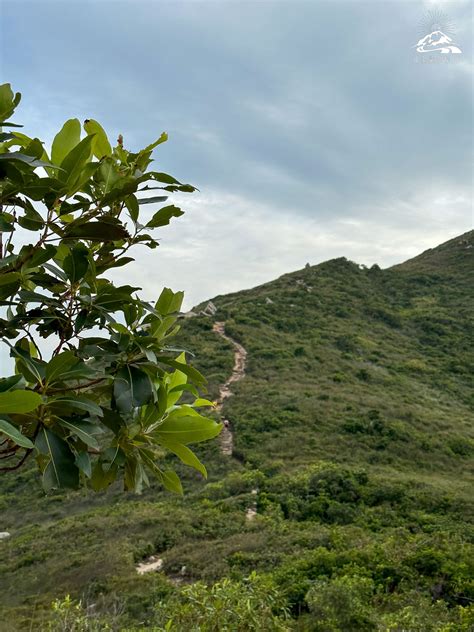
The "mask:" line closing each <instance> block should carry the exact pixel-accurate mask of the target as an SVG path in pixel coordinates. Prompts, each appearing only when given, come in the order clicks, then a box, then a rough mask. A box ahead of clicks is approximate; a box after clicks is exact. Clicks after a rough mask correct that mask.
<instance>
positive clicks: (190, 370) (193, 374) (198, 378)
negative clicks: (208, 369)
mask: <svg viewBox="0 0 474 632" xmlns="http://www.w3.org/2000/svg"><path fill="white" fill-rule="evenodd" d="M158 360H159V361H160V362H163V363H164V364H168V365H169V366H172V367H173V368H174V369H178V370H179V371H182V372H183V373H185V374H186V375H187V376H188V377H189V378H191V380H192V381H193V382H194V383H195V384H197V385H198V386H201V385H204V384H205V383H206V378H205V377H204V376H203V375H201V373H199V371H198V370H197V369H195V368H194V367H192V366H189V365H187V364H183V363H182V362H177V361H176V360H175V359H174V358H168V357H166V356H159V358H158Z"/></svg>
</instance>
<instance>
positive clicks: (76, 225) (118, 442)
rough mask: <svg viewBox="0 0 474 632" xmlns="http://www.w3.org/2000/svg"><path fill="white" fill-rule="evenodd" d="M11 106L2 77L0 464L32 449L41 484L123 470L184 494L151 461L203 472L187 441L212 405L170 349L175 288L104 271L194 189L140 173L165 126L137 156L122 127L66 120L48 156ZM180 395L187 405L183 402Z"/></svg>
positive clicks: (201, 430) (174, 212)
mask: <svg viewBox="0 0 474 632" xmlns="http://www.w3.org/2000/svg"><path fill="white" fill-rule="evenodd" d="M19 102H20V94H18V93H17V94H14V93H13V92H12V90H11V87H10V85H9V84H4V85H2V86H0V125H1V128H3V129H4V130H7V131H2V132H1V133H0V335H1V338H2V342H3V343H4V344H5V345H7V346H8V348H9V352H10V356H11V357H12V358H13V360H14V363H15V373H14V374H13V375H10V376H6V377H3V378H2V379H1V380H0V451H1V458H2V468H1V469H3V470H12V469H17V468H18V467H20V466H21V465H22V464H23V463H24V462H25V461H26V459H27V457H28V456H29V455H34V457H35V458H36V461H37V463H38V466H39V468H40V469H41V472H42V475H43V483H44V487H45V489H46V490H51V489H54V488H63V487H66V488H75V487H77V486H78V485H80V484H81V483H86V484H87V485H89V486H90V487H92V488H93V489H94V490H101V489H103V488H105V487H107V486H108V485H109V484H110V483H112V482H113V481H114V480H116V479H117V477H119V476H122V477H123V481H124V486H125V489H127V490H134V491H135V492H139V491H140V490H141V489H142V487H143V485H146V484H148V482H149V478H148V475H149V473H151V474H153V475H155V476H156V477H158V479H159V480H160V481H161V483H162V484H163V485H164V486H165V487H166V488H167V489H169V490H172V491H174V492H178V493H181V492H182V487H181V483H180V480H179V478H178V476H177V475H176V473H175V472H173V471H165V470H163V469H162V467H160V465H159V460H160V457H162V456H163V455H164V454H165V452H166V451H170V452H172V453H173V454H175V455H176V456H177V457H178V458H179V459H180V460H181V461H183V462H184V463H185V464H187V465H189V466H191V467H194V468H195V469H197V470H198V471H199V472H201V473H202V474H203V475H204V476H205V475H206V470H205V467H204V465H203V464H202V463H201V462H200V461H199V459H198V458H197V456H196V455H195V454H194V453H193V452H192V451H191V450H190V448H189V447H188V445H189V444H191V443H195V442H199V441H206V440H208V439H211V438H213V437H215V436H216V435H217V434H218V433H219V431H220V424H218V423H216V422H215V421H213V420H211V419H210V418H208V417H205V416H203V415H201V414H200V413H199V412H198V410H199V409H200V408H201V407H204V406H210V405H212V404H211V402H209V401H208V400H206V399H202V398H201V397H200V396H199V392H198V390H197V389H198V388H201V387H204V384H205V380H204V378H203V377H202V375H201V374H200V373H199V372H198V371H196V370H195V369H193V368H192V367H191V366H189V365H188V364H187V363H186V357H185V353H184V352H183V353H180V354H179V355H178V356H177V355H176V353H177V352H176V350H174V349H173V348H171V347H169V340H170V338H171V337H172V336H173V335H174V334H175V333H176V332H177V330H178V328H179V327H178V326H177V324H176V321H177V315H178V312H179V310H180V307H181V303H182V299H183V294H182V292H177V293H174V292H172V291H171V290H170V289H168V288H165V289H164V290H163V291H162V293H161V295H160V297H159V299H158V300H157V302H156V303H155V304H150V303H148V302H146V301H144V300H142V299H140V298H139V296H138V295H137V291H138V290H139V289H140V288H137V287H132V286H130V285H121V286H117V285H114V283H113V282H112V281H111V280H110V278H108V277H107V273H109V272H110V271H111V270H115V269H116V268H119V267H122V266H126V265H127V264H129V263H131V262H132V261H133V258H132V257H130V256H129V254H130V253H129V251H130V250H131V249H132V248H133V247H134V246H138V245H143V246H146V247H148V248H152V249H154V248H156V247H157V246H158V245H159V244H158V241H157V240H156V239H155V238H154V237H153V236H152V235H151V231H152V230H153V229H155V228H161V227H163V226H166V225H167V224H169V222H170V220H171V218H173V217H179V216H180V215H182V214H183V211H182V210H181V209H180V208H178V207H177V206H174V205H173V204H166V205H165V206H162V207H161V208H160V209H159V210H157V211H156V212H154V213H152V214H151V218H150V215H149V214H146V213H144V212H143V210H142V206H143V205H148V204H154V205H155V204H159V203H166V201H167V197H168V194H170V193H175V192H184V193H191V192H193V191H194V190H195V188H194V187H193V186H191V185H189V184H183V183H181V182H179V181H178V180H176V179H175V178H173V177H172V176H170V175H168V174H166V173H162V172H159V171H153V170H151V169H150V170H149V167H150V164H151V162H152V159H151V155H152V152H153V150H154V149H155V148H156V147H157V146H159V145H160V144H161V143H163V142H165V141H166V140H167V135H166V134H165V133H163V134H161V136H160V137H159V138H158V139H157V140H156V141H155V142H153V143H151V144H150V145H148V146H147V147H145V148H144V149H142V150H141V151H138V152H136V153H134V152H131V151H128V150H126V149H125V148H124V146H123V139H122V137H121V136H119V139H118V142H117V145H116V146H115V147H114V148H112V146H111V144H110V142H109V140H108V138H107V135H106V133H105V131H104V129H103V128H102V127H101V125H100V124H99V123H98V122H97V121H94V120H86V121H85V122H84V124H83V126H82V128H81V124H80V122H79V120H78V119H70V120H68V121H66V123H65V124H64V125H63V127H62V129H61V130H60V131H59V133H58V134H57V135H56V136H55V138H54V140H53V143H52V147H51V151H50V152H49V154H48V153H47V152H46V150H45V148H44V144H43V142H42V141H41V140H40V139H39V138H30V137H28V136H26V135H25V134H23V133H20V132H19V131H18V128H19V127H20V126H19V125H17V124H15V123H12V122H9V121H8V119H9V118H10V117H11V115H12V114H13V112H14V110H15V108H16V106H17V105H18V103H19ZM83 132H85V133H83ZM81 136H82V137H81ZM151 190H153V191H158V195H154V194H152V195H153V197H147V198H144V197H142V196H143V195H144V194H143V193H142V192H147V191H151ZM145 195H146V194H145ZM145 208H147V207H145ZM143 215H146V216H147V219H148V221H147V220H146V219H145V220H144V219H143ZM45 356H47V357H45ZM185 391H188V392H190V393H191V394H192V395H193V397H194V401H193V403H191V404H182V403H180V398H181V396H182V394H183V393H184V392H185Z"/></svg>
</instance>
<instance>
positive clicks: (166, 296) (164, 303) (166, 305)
mask: <svg viewBox="0 0 474 632" xmlns="http://www.w3.org/2000/svg"><path fill="white" fill-rule="evenodd" d="M183 298H184V292H176V293H175V292H173V290H170V288H169V287H165V288H164V289H163V290H162V292H161V294H160V297H159V299H158V300H157V302H156V305H155V309H156V311H157V312H159V313H160V314H161V315H162V316H167V315H168V314H174V313H175V312H179V310H180V309H181V305H182V303H183Z"/></svg>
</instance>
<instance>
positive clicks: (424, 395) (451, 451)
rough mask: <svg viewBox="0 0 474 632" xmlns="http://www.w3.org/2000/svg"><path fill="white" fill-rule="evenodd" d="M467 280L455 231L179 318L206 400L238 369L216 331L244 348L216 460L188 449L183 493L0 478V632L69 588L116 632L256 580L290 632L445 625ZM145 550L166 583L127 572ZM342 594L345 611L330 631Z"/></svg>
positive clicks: (455, 543)
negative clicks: (227, 436)
mask: <svg viewBox="0 0 474 632" xmlns="http://www.w3.org/2000/svg"><path fill="white" fill-rule="evenodd" d="M473 273H474V232H470V233H466V234H465V235H462V236H460V237H458V238H456V239H454V240H451V241H449V242H447V243H446V244H443V245H441V246H439V247H438V248H435V249H432V250H429V251H427V252H425V253H423V254H421V255H419V256H418V257H415V258H414V259H411V260H409V261H407V262H405V263H403V264H400V265H397V266H394V267H392V268H390V269H387V270H381V269H380V268H378V267H377V266H374V267H372V268H370V269H366V268H365V267H362V266H359V265H357V264H355V263H353V262H351V261H348V260H346V259H344V258H341V259H335V260H332V261H328V262H326V263H323V264H320V265H317V266H312V267H311V266H307V267H306V268H304V269H303V270H300V271H297V272H293V273H291V274H286V275H284V276H282V277H280V278H279V279H277V280H275V281H272V282H270V283H267V284H264V285H262V286H259V287H257V288H254V289H251V290H246V291H244V292H238V293H235V294H230V295H226V296H218V297H216V298H214V299H213V303H214V305H215V306H216V308H217V312H216V314H215V316H212V317H210V316H204V315H199V316H195V317H191V318H186V319H183V328H182V332H181V333H180V340H179V342H180V344H181V345H182V346H183V347H184V348H186V349H189V350H192V351H193V353H194V354H195V359H194V362H195V364H196V365H197V366H198V368H200V369H201V370H202V371H203V372H204V374H205V375H207V377H208V378H209V382H210V384H209V390H210V394H211V395H212V396H213V397H217V396H218V389H219V385H222V384H224V383H225V382H226V380H227V379H228V378H229V376H230V375H231V373H232V366H233V362H234V347H233V345H232V344H231V342H230V341H229V340H225V339H224V338H222V337H221V336H219V335H217V334H216V332H215V331H213V323H214V321H219V322H224V323H225V332H226V335H227V336H229V337H230V338H231V339H233V340H235V341H236V342H238V343H239V344H240V345H242V346H243V347H244V348H245V350H246V352H247V363H246V372H245V376H244V377H243V379H240V380H239V381H236V382H235V383H233V384H232V388H231V390H232V393H233V395H232V396H231V397H229V398H227V399H226V400H225V401H224V405H223V414H224V415H225V418H226V419H228V420H229V422H230V430H231V431H232V433H233V454H232V456H226V455H223V454H221V452H220V451H219V443H218V442H215V443H214V444H213V445H210V446H203V447H202V448H201V449H200V454H201V456H202V458H203V459H204V460H205V462H206V463H207V464H208V469H209V471H210V473H211V476H210V480H209V481H208V482H207V484H204V483H203V482H202V481H201V480H199V479H198V476H197V475H193V474H192V473H189V472H186V473H183V478H184V480H185V485H186V488H187V490H188V492H187V495H186V496H185V498H184V499H176V498H171V497H170V496H169V495H168V494H164V493H163V492H162V491H161V490H159V489H152V490H150V491H148V492H147V493H146V494H144V495H143V496H142V497H137V496H133V495H127V496H124V495H123V494H122V493H121V492H120V491H119V490H118V489H111V490H109V491H108V492H107V493H104V494H100V495H90V494H88V493H86V492H77V493H74V494H70V495H68V496H67V497H64V496H62V495H59V494H57V495H53V496H50V497H48V498H44V497H43V495H42V492H41V489H40V487H39V483H38V481H37V476H36V474H35V472H34V471H32V470H27V471H24V472H21V473H18V474H16V475H15V476H8V477H3V478H1V479H0V494H1V495H0V507H1V509H2V518H1V520H2V524H1V525H0V530H7V531H11V533H12V537H11V538H9V539H8V540H5V541H1V542H0V573H1V580H0V582H1V585H0V589H1V594H2V603H3V606H4V613H5V614H4V617H3V620H4V621H8V626H9V627H6V628H5V629H8V630H12V629H16V628H18V629H23V627H26V629H28V626H29V620H30V617H31V612H32V610H33V608H35V615H34V616H35V617H36V619H37V620H38V621H40V620H41V618H42V617H44V616H46V615H44V614H43V610H42V607H43V606H44V605H45V604H48V603H49V602H50V601H51V600H52V599H53V598H54V597H55V596H63V595H64V594H66V593H67V592H71V593H72V594H74V595H80V594H86V600H91V601H93V602H94V603H95V604H99V606H97V607H99V608H103V609H104V610H105V611H106V612H111V611H112V610H114V608H115V610H114V611H116V610H117V609H116V607H115V606H116V603H117V601H120V612H119V615H117V621H118V622H119V623H117V626H118V627H119V628H120V626H125V625H138V624H139V623H140V622H142V623H143V622H145V623H146V625H148V624H149V622H150V621H152V620H153V608H154V604H155V603H156V602H158V601H159V600H160V599H161V598H163V597H165V596H167V595H169V594H171V593H173V592H174V591H176V584H178V583H182V582H184V583H186V582H192V581H196V580H198V579H204V580H206V581H210V582H211V581H215V580H217V579H219V578H221V577H224V576H231V577H234V578H239V577H244V576H246V575H248V574H249V573H250V572H251V571H253V570H255V569H256V570H258V571H260V572H262V573H268V574H270V575H271V577H272V579H273V581H274V582H275V583H276V584H277V585H278V586H279V587H280V589H281V590H282V591H283V593H284V595H285V598H286V599H287V604H288V607H289V608H290V610H291V612H292V615H293V617H294V618H295V621H296V623H294V625H295V626H297V628H298V629H307V630H313V629H314V630H338V629H341V630H344V632H346V630H359V629H360V630H371V629H384V630H386V629H387V627H385V628H379V627H377V625H379V624H380V622H381V621H382V619H383V620H384V621H385V620H389V619H386V618H387V617H388V618H390V617H394V620H396V618H397V617H399V619H400V621H402V618H403V617H404V616H408V615H407V613H411V614H410V616H412V617H413V622H412V623H411V625H412V626H413V629H417V630H418V629H420V630H421V629H423V630H431V629H432V630H438V629H439V630H441V629H448V628H441V627H436V625H438V623H437V622H441V623H443V622H449V621H458V619H457V618H456V617H459V616H461V615H460V614H459V612H460V611H458V610H457V609H456V608H457V607H459V606H461V607H467V606H469V604H471V603H473V602H474V582H473V579H472V578H473V577H474V561H473V560H474V546H473V543H474V528H473V522H474V511H473V509H474V498H473V493H472V489H473V482H474V424H473V421H474V389H473V386H474V384H473V375H474V345H473V342H474V318H473V308H474V291H473V280H472V279H473ZM204 307H205V304H203V305H201V306H198V308H196V310H195V311H196V312H199V310H200V309H202V308H204ZM171 461H172V462H173V463H174V460H173V459H171V458H170V462H171ZM255 492H256V493H255ZM255 502H256V505H255V508H256V511H257V514H256V516H254V517H253V519H252V520H248V519H246V512H247V510H248V507H249V506H251V505H252V506H253V503H255ZM65 546H72V548H73V551H72V554H71V555H68V556H64V554H63V551H64V547H65ZM149 555H159V556H160V557H161V558H162V560H163V567H162V571H161V572H159V573H152V574H147V575H143V576H139V575H138V574H137V573H136V569H135V564H136V563H138V562H139V561H140V560H143V559H144V558H146V557H147V556H149ZM170 579H171V580H172V581H170ZM173 582H174V583H173ZM315 586H316V587H317V588H318V589H317V595H316V597H315V596H314V590H315V589H314V587H315ZM312 587H313V593H311V589H312ZM308 591H310V592H309V593H308ZM348 594H349V595H350V601H351V604H352V606H350V607H349V606H348V605H347V603H346V604H345V602H344V599H346V598H347V595H348ZM324 595H326V596H327V599H326V601H327V603H326V601H324V598H323V597H324ZM338 599H340V600H341V602H340V605H339V607H338V608H336V610H338V611H342V610H344V611H348V610H349V611H350V608H351V607H353V604H354V603H356V604H357V608H355V606H354V608H355V609H356V610H357V612H358V613H359V614H357V615H356V614H354V619H353V620H349V619H348V620H347V621H345V622H343V623H337V621H336V623H334V626H337V625H340V626H342V627H332V628H331V627H328V626H329V623H328V622H330V621H331V620H332V619H331V617H333V619H334V617H336V619H337V616H339V615H337V616H336V615H335V614H334V613H332V614H331V612H332V611H331V607H336V606H334V605H333V606H331V604H335V603H337V601H338ZM344 604H345V605H344ZM410 609H411V610H410ZM361 612H362V614H361ZM357 617H359V619H358V618H357ZM384 617H385V619H384ZM416 617H418V618H419V625H420V626H424V627H419V628H417V627H415V625H418V623H417V621H418V620H417V619H416ZM318 621H319V623H318ZM321 621H322V623H321ZM397 621H398V619H397ZM325 622H326V623H325ZM441 623H439V625H441ZM331 625H333V624H331ZM384 625H385V624H384ZM400 625H401V624H400ZM446 625H447V623H446ZM453 625H457V623H453ZM15 626H16V627H15ZM318 626H320V627H318ZM324 626H326V627H324ZM430 626H432V627H430ZM0 629H2V628H1V627H0ZM390 629H393V630H396V629H399V628H397V627H393V628H390ZM449 629H452V630H454V629H458V628H455V627H453V628H449ZM459 629H461V628H459ZM465 629H468V628H465Z"/></svg>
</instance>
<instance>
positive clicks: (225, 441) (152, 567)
mask: <svg viewBox="0 0 474 632" xmlns="http://www.w3.org/2000/svg"><path fill="white" fill-rule="evenodd" d="M212 330H213V331H215V332H216V334H218V335H219V336H221V337H222V338H224V339H225V340H227V341H228V342H230V343H231V345H232V346H233V347H234V350H235V351H234V368H233V369H232V374H231V376H230V377H229V379H228V380H227V381H226V382H225V384H222V386H221V387H220V388H219V397H218V398H217V400H216V411H217V412H218V413H221V412H222V408H223V406H224V402H225V400H226V399H227V398H228V397H230V396H231V395H232V391H231V390H230V385H231V384H233V383H234V382H238V381H239V380H241V379H242V378H243V377H245V365H246V362H247V351H246V350H245V349H244V347H243V346H242V345H241V344H239V343H238V342H237V341H236V340H234V339H233V338H231V337H230V336H228V335H227V334H226V333H225V323H224V322H217V323H214V326H213V328H212ZM222 423H223V424H224V427H223V428H222V431H221V433H220V435H219V441H220V448H221V452H222V454H225V455H227V456H232V449H233V446H234V437H233V435H232V430H231V427H230V422H229V420H228V419H225V418H222ZM252 495H253V496H254V498H255V500H252V503H251V505H250V506H249V507H248V508H247V510H246V512H245V517H246V519H247V520H253V519H254V518H255V516H256V515H257V496H256V495H257V490H256V489H253V490H252ZM163 565H164V560H163V558H161V557H159V556H158V555H151V556H150V557H148V558H147V559H146V560H143V562H140V563H139V564H137V566H136V570H137V573H138V574H139V575H144V574H145V573H151V572H157V571H161V570H163ZM185 573H186V567H185V566H183V568H182V569H181V571H180V573H179V574H178V575H167V577H168V579H169V580H170V581H171V582H173V583H174V584H176V585H179V584H181V583H182V582H183V581H185Z"/></svg>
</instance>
